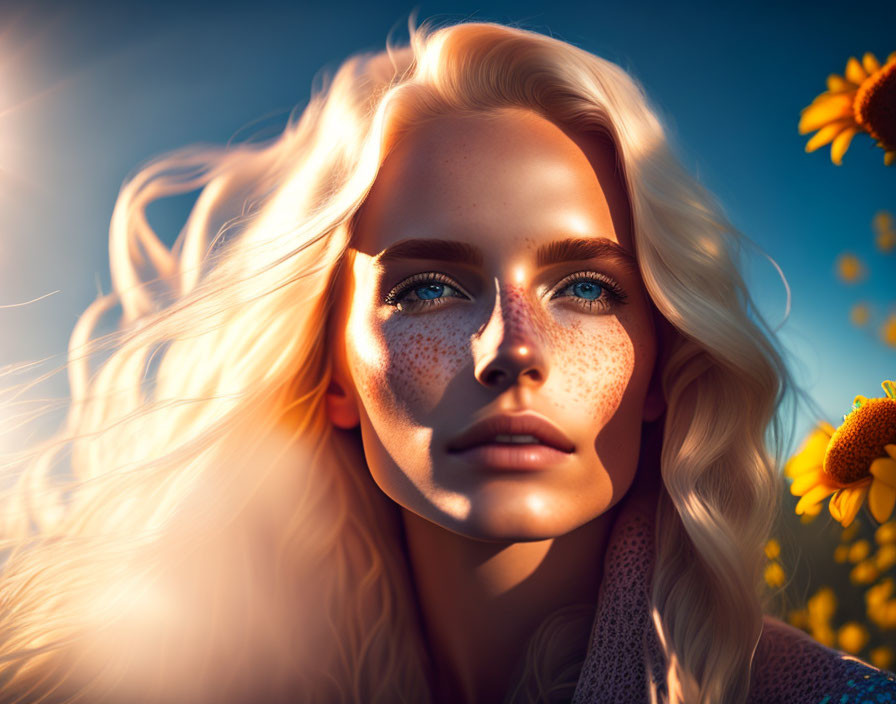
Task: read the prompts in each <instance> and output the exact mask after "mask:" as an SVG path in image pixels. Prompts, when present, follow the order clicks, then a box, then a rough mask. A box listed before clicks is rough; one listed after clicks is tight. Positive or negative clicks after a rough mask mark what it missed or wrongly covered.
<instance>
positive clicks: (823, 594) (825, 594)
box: [806, 587, 837, 628]
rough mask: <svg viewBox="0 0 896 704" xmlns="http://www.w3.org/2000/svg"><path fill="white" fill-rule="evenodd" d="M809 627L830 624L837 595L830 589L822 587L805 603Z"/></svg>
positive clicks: (835, 608)
mask: <svg viewBox="0 0 896 704" xmlns="http://www.w3.org/2000/svg"><path fill="white" fill-rule="evenodd" d="M806 609H807V611H808V612H809V615H808V621H809V625H810V626H812V627H813V628H816V627H818V626H822V625H825V624H827V623H829V622H830V620H831V617H832V616H833V615H834V613H835V612H836V611H837V595H836V594H834V590H833V589H831V588H830V587H822V588H821V589H819V590H818V591H817V592H815V594H814V595H813V596H811V597H810V598H809V601H808V602H807V603H806Z"/></svg>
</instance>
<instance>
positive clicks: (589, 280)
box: [551, 272, 626, 310]
mask: <svg viewBox="0 0 896 704" xmlns="http://www.w3.org/2000/svg"><path fill="white" fill-rule="evenodd" d="M555 298H572V299H573V300H574V301H575V302H576V304H578V305H580V306H582V307H583V308H585V309H586V310H606V309H608V308H610V307H611V306H613V305H616V304H621V303H624V302H625V298H626V296H625V293H624V292H623V291H622V289H621V288H619V285H618V284H617V283H616V282H615V281H613V280H612V279H610V278H609V277H607V276H604V275H603V274H598V273H597V272H587V273H584V272H583V273H580V274H573V275H572V276H569V277H567V278H565V279H564V280H563V281H561V282H560V283H559V284H558V285H557V288H556V289H555V293H554V295H553V296H551V300H553V299H555Z"/></svg>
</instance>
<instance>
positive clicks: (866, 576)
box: [849, 560, 880, 584]
mask: <svg viewBox="0 0 896 704" xmlns="http://www.w3.org/2000/svg"><path fill="white" fill-rule="evenodd" d="M879 576H880V570H878V569H877V565H875V564H874V562H873V561H871V560H864V561H862V562H860V563H859V564H857V565H856V566H855V567H853V568H852V570H851V571H850V573H849V580H850V581H851V582H852V583H853V584H871V583H872V582H873V581H874V580H875V579H877V578H878V577H879Z"/></svg>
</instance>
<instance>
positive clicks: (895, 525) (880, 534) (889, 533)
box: [874, 521, 896, 545]
mask: <svg viewBox="0 0 896 704" xmlns="http://www.w3.org/2000/svg"><path fill="white" fill-rule="evenodd" d="M874 540H875V542H876V543H877V544H878V545H886V544H887V543H896V521H889V522H888V523H884V524H883V525H882V526H879V527H878V529H877V530H876V531H874Z"/></svg>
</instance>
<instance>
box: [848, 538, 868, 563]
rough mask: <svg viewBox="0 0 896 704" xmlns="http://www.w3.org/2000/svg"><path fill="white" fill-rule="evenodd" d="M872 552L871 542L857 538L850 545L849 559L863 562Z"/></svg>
mask: <svg viewBox="0 0 896 704" xmlns="http://www.w3.org/2000/svg"><path fill="white" fill-rule="evenodd" d="M870 554H871V543H869V542H868V541H867V540H864V539H863V540H857V541H856V542H854V543H853V544H852V545H850V546H849V561H850V562H861V561H862V560H864V559H865V558H866V557H868V556H869V555H870Z"/></svg>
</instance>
